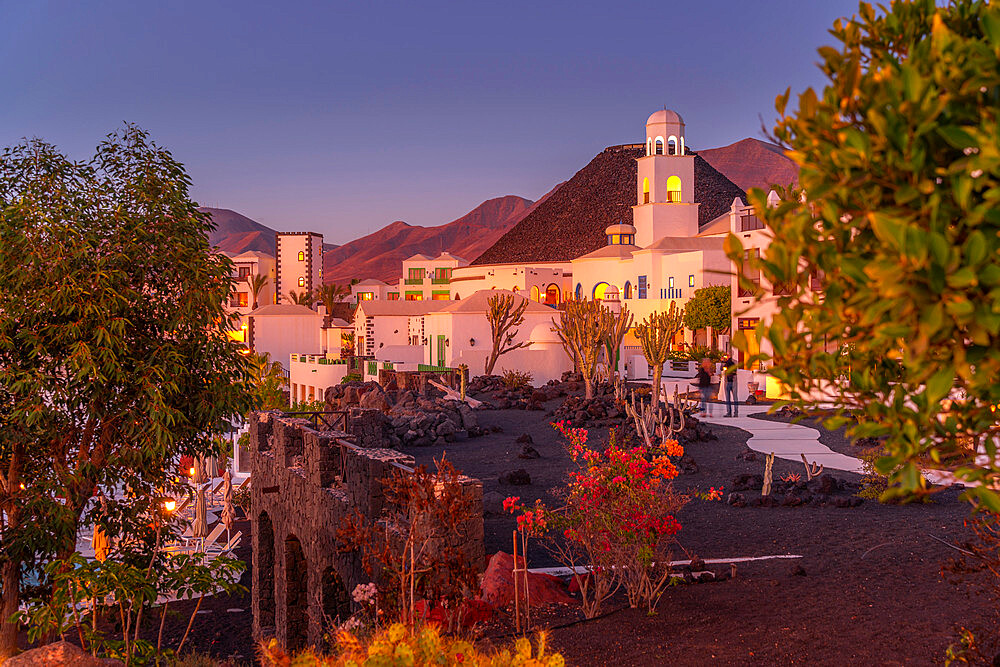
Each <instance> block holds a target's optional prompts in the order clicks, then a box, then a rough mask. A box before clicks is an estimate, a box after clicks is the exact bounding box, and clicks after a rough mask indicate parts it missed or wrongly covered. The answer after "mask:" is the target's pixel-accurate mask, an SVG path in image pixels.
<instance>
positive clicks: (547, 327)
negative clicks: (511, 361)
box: [528, 323, 560, 344]
mask: <svg viewBox="0 0 1000 667" xmlns="http://www.w3.org/2000/svg"><path fill="white" fill-rule="evenodd" d="M528 340H529V341H530V342H531V343H532V344H534V343H560V340H559V335H558V334H557V333H556V332H555V331H553V330H552V325H551V324H546V323H542V324H536V325H535V328H534V329H532V330H531V335H530V336H528Z"/></svg>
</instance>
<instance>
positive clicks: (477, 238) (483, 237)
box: [323, 186, 559, 283]
mask: <svg viewBox="0 0 1000 667" xmlns="http://www.w3.org/2000/svg"><path fill="white" fill-rule="evenodd" d="M558 187H559V186H556V188H558ZM550 194H551V193H550ZM547 196H548V195H546V197H547ZM544 200H545V197H543V198H542V199H540V200H539V202H542V201H544ZM537 205H538V204H537V203H535V202H532V201H531V200H530V199H525V198H523V197H517V196H514V195H507V196H505V197H497V198H496V199H489V200H487V201H485V202H483V203H482V204H480V205H479V206H477V207H476V208H474V209H473V210H472V211H470V212H469V213H467V214H465V215H464V216H462V217H461V218H459V219H458V220H454V221H452V222H449V223H448V224H445V225H438V226H436V227H419V226H415V225H409V224H407V223H405V222H402V221H397V222H394V223H392V224H391V225H388V226H386V227H383V228H382V229H380V230H378V231H377V232H373V233H371V234H369V235H368V236H363V237H361V238H360V239H355V240H354V241H351V242H350V243H345V244H344V245H342V246H340V247H339V248H337V249H336V250H332V251H329V252H327V253H325V254H324V255H323V280H324V281H325V282H328V283H329V282H334V283H344V282H350V280H351V279H352V278H377V279H379V280H385V281H389V280H394V279H396V278H398V277H399V272H400V267H401V265H402V262H403V260H404V259H406V258H407V257H412V256H413V255H414V254H416V253H424V254H426V255H431V256H436V255H438V254H440V253H441V252H444V251H447V252H450V253H451V254H453V255H458V256H459V257H463V258H465V259H471V258H473V257H477V256H479V254H480V253H481V252H482V251H483V250H485V249H486V248H489V247H490V246H491V245H493V243H494V242H495V241H496V240H497V239H498V238H500V237H501V236H502V235H503V234H504V233H505V232H506V231H507V230H509V229H510V228H511V227H513V226H514V225H516V224H517V223H518V222H519V221H520V220H521V219H522V218H523V217H524V216H525V215H528V214H529V213H530V212H531V211H533V210H534V207H535V206H537Z"/></svg>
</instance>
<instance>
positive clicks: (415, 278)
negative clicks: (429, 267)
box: [406, 269, 424, 285]
mask: <svg viewBox="0 0 1000 667" xmlns="http://www.w3.org/2000/svg"><path fill="white" fill-rule="evenodd" d="M423 282H424V270H423V269H407V271H406V284H407V285H420V284H422V283H423Z"/></svg>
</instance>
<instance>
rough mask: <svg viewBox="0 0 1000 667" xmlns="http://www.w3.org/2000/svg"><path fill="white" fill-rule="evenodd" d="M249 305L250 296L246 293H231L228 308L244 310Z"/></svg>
mask: <svg viewBox="0 0 1000 667" xmlns="http://www.w3.org/2000/svg"><path fill="white" fill-rule="evenodd" d="M249 305H250V294H249V293H247V292H233V293H232V294H231V295H230V297H229V307H230V308H246V307H248V306H249Z"/></svg>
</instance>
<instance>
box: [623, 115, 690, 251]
mask: <svg viewBox="0 0 1000 667" xmlns="http://www.w3.org/2000/svg"><path fill="white" fill-rule="evenodd" d="M636 181H637V182H636V205H635V206H633V207H632V220H633V222H634V224H635V228H636V236H635V243H636V245H638V246H639V247H643V248H644V247H647V246H649V245H651V244H652V243H655V242H656V241H657V240H659V239H661V238H663V237H664V236H675V237H691V236H696V235H697V234H698V204H697V203H695V201H694V155H690V154H688V152H687V145H686V143H685V138H684V119H683V118H681V115H680V114H679V113H677V112H676V111H670V110H669V109H666V108H664V109H661V110H660V111H656V112H654V113H653V115H651V116H650V117H649V119H648V120H646V151H645V155H643V156H642V157H640V158H639V159H638V169H637V178H636Z"/></svg>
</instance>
